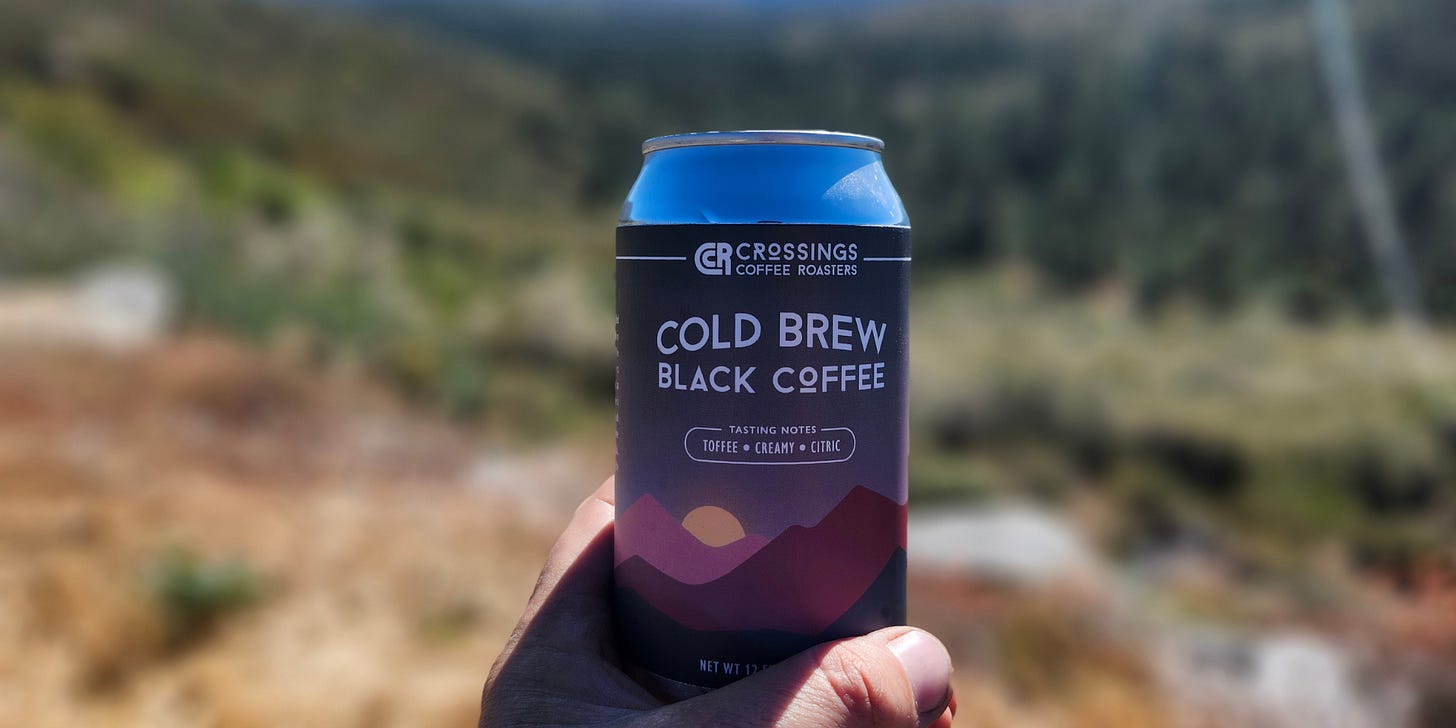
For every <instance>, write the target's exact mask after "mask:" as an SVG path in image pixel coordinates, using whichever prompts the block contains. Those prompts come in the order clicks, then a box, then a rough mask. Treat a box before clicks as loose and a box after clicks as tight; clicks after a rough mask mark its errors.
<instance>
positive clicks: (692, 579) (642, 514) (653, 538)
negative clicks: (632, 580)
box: [616, 495, 769, 584]
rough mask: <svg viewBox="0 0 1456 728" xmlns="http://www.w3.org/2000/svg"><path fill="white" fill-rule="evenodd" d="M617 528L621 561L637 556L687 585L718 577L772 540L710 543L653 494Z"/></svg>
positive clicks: (639, 501) (754, 536)
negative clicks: (684, 523) (659, 501)
mask: <svg viewBox="0 0 1456 728" xmlns="http://www.w3.org/2000/svg"><path fill="white" fill-rule="evenodd" d="M616 530H617V554H616V563H617V564H621V563H622V562H623V561H626V560H628V559H630V558H633V557H637V558H640V559H641V560H643V561H645V562H647V563H648V564H649V565H651V566H652V567H653V568H655V569H657V570H658V571H661V572H662V573H663V574H666V575H667V576H670V577H672V578H673V579H676V580H677V581H680V582H682V583H684V584H703V583H705V582H709V581H712V580H714V579H717V578H718V577H720V576H722V575H724V574H726V573H728V572H729V571H732V570H733V568H734V567H736V566H738V565H739V564H741V563H743V561H744V560H745V559H747V558H748V557H750V556H752V555H753V554H754V553H756V552H757V551H758V550H759V549H761V548H763V546H764V544H767V543H768V542H769V539H768V537H767V536H760V535H758V534H754V533H750V534H748V535H746V536H744V537H743V538H740V539H738V540H737V541H734V542H733V543H730V544H728V545H726V546H709V545H707V544H705V543H703V542H702V541H699V540H698V537H697V536H694V535H693V534H692V533H690V532H689V531H688V530H687V529H686V528H683V525H682V524H681V523H679V522H678V520H677V519H676V518H673V517H672V514H671V513H668V512H667V509H666V508H664V507H663V506H662V504H661V503H658V502H657V499H656V498H653V497H652V496H650V495H645V496H642V497H641V498H638V499H637V501H636V502H635V503H633V504H632V505H631V507H629V508H628V509H627V510H626V512H624V513H623V514H622V515H621V516H620V517H618V518H617V529H616ZM626 534H630V535H631V537H632V538H631V540H630V541H629V540H628V538H626V537H625V535H626Z"/></svg>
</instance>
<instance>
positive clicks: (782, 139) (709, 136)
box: [642, 129, 885, 155]
mask: <svg viewBox="0 0 1456 728" xmlns="http://www.w3.org/2000/svg"><path fill="white" fill-rule="evenodd" d="M727 144H802V145H809V146H820V147H849V148H851V149H868V150H870V151H872V152H882V151H884V150H885V142H884V141H883V140H881V139H879V138H878V137H872V136H868V135H866V134H850V133H847V132H841V131H825V130H823V129H754V130H748V131H699V132H693V133H690V134H669V135H667V136H659V137H652V138H651V139H648V140H647V141H645V142H642V153H643V154H644V155H646V154H651V153H653V152H658V151H662V150H663V149H676V148H679V147H710V146H720V145H727Z"/></svg>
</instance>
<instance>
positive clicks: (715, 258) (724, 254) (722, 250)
mask: <svg viewBox="0 0 1456 728" xmlns="http://www.w3.org/2000/svg"><path fill="white" fill-rule="evenodd" d="M693 262H694V263H696V264H697V265H698V272H700V273H702V274H703V275H705V276H726V275H728V270H729V268H730V267H731V266H732V263H733V246H732V245H729V244H728V243H703V244H702V245H699V246H698V252H697V253H694V254H693Z"/></svg>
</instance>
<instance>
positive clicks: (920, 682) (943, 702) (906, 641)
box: [886, 629, 952, 723]
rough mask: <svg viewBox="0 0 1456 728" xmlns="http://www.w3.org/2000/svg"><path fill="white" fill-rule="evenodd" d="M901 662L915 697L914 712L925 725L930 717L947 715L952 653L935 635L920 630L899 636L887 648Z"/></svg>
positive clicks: (949, 698) (913, 630)
mask: <svg viewBox="0 0 1456 728" xmlns="http://www.w3.org/2000/svg"><path fill="white" fill-rule="evenodd" d="M886 646H887V647H888V648H889V649H890V653H891V654H893V655H894V656H895V659H896V660H897V661H899V663H900V666H901V668H902V669H903V670H904V671H905V678H906V679H907V680H909V682H910V690H911V693H912V694H913V695H914V696H915V710H916V712H917V713H918V714H919V715H920V716H921V718H922V721H921V722H922V723H927V721H925V720H924V718H925V717H927V716H931V717H934V716H939V715H940V714H942V713H944V712H945V711H946V710H947V708H948V706H949V704H950V700H951V690H950V674H951V669H952V667H951V660H950V653H949V652H948V651H947V650H946V649H945V645H942V644H941V643H940V640H938V639H936V638H935V636H934V635H932V634H930V633H929V632H926V631H925V630H921V629H911V630H909V631H906V632H904V633H903V634H900V635H898V636H896V637H894V638H893V639H891V640H890V642H889V643H888V644H887V645H886Z"/></svg>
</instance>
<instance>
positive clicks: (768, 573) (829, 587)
mask: <svg viewBox="0 0 1456 728" xmlns="http://www.w3.org/2000/svg"><path fill="white" fill-rule="evenodd" d="M904 547H905V507H904V506H903V505H900V504H899V503H896V502H895V501H893V500H890V499H889V498H886V497H884V496H882V495H880V494H878V493H876V492H874V491H872V490H870V489H868V488H865V487H856V488H855V489H854V490H852V491H850V492H849V494H848V495H846V496H845V497H844V500H842V501H840V502H839V505H837V506H835V507H834V510H832V511H830V512H829V515H827V516H825V517H824V519H823V520H821V521H820V522H819V523H817V524H814V525H813V526H790V527H789V528H788V529H786V530H785V531H784V532H783V533H782V534H780V535H779V536H778V538H775V539H774V540H773V541H771V542H770V543H769V544H768V545H767V546H764V547H763V548H761V549H759V550H758V552H757V553H755V554H753V555H752V556H750V557H749V558H748V559H747V560H746V561H744V562H743V563H742V564H740V565H739V566H738V568H736V569H734V570H732V571H731V572H729V573H728V574H726V575H724V576H722V577H721V578H718V579H715V580H713V581H711V582H708V583H705V584H684V583H682V582H680V581H678V580H677V579H674V578H673V577H671V576H669V575H667V574H665V573H663V572H662V571H661V570H659V569H657V568H654V567H653V566H652V565H651V564H649V563H647V561H646V560H644V559H642V558H641V557H639V556H633V557H630V558H627V559H626V560H624V561H622V563H621V564H619V565H618V566H617V570H616V576H617V585H618V586H619V587H622V588H626V589H631V590H632V591H635V592H637V593H638V594H639V595H641V596H642V597H643V598H644V599H646V600H647V601H648V602H649V603H650V604H652V605H653V606H654V607H656V608H657V609H658V610H659V611H661V612H662V613H663V614H665V615H667V616H668V617H670V618H671V619H673V620H675V621H677V622H678V623H679V624H681V625H682V626H684V627H687V628H688V629H694V630H727V629H732V630H756V629H774V630H781V631H785V632H794V633H798V634H806V635H814V634H819V633H820V632H823V631H824V630H825V629H826V628H828V627H829V626H830V625H831V624H833V623H834V621H835V620H836V619H838V618H839V617H840V616H841V615H843V614H844V613H845V612H846V611H848V610H849V608H850V607H851V606H853V605H854V604H855V602H856V601H857V600H859V598H860V597H861V596H862V595H863V594H864V593H865V590H867V589H869V588H870V586H871V584H873V583H874V581H875V579H876V578H877V577H879V575H880V573H881V571H882V570H883V569H884V568H885V565H886V564H887V563H888V562H889V561H890V559H891V558H892V557H893V556H894V554H895V550H896V549H902V548H904Z"/></svg>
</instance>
